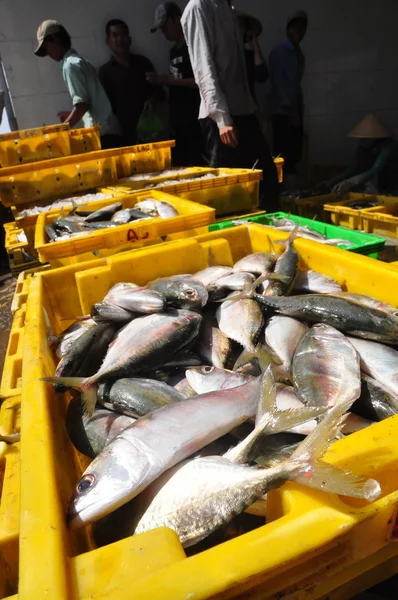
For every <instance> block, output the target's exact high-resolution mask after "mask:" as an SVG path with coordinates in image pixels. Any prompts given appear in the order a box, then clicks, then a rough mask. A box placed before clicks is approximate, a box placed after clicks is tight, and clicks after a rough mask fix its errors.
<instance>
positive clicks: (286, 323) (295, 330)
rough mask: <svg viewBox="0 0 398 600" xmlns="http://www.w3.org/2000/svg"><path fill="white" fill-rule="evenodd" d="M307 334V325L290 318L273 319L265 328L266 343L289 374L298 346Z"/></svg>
mask: <svg viewBox="0 0 398 600" xmlns="http://www.w3.org/2000/svg"><path fill="white" fill-rule="evenodd" d="M306 332H307V328H306V326H305V325H303V324H302V323H300V321H297V320H296V319H292V318H290V317H272V319H270V320H269V321H268V324H267V326H266V328H265V343H266V344H267V346H268V347H269V348H270V349H271V351H272V353H273V354H274V355H275V356H276V357H277V358H278V360H279V361H280V363H281V364H282V365H283V367H284V369H285V370H286V371H287V372H289V371H290V368H291V364H292V360H293V356H294V353H295V352H296V349H297V346H298V344H299V343H300V342H301V340H302V339H303V337H304V336H305V334H306Z"/></svg>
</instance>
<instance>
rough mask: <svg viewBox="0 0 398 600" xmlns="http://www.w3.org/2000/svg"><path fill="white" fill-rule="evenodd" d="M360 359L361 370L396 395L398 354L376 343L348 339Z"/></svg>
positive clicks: (397, 388) (397, 386)
mask: <svg viewBox="0 0 398 600" xmlns="http://www.w3.org/2000/svg"><path fill="white" fill-rule="evenodd" d="M348 340H349V342H350V343H351V344H352V346H353V347H354V348H355V350H356V351H357V352H358V354H359V357H360V359H361V369H362V371H364V373H366V374H367V375H370V376H371V377H373V378H374V379H376V381H378V382H379V383H381V384H382V385H383V386H384V387H386V388H387V389H388V390H390V392H392V393H393V394H395V395H398V352H397V350H394V348H389V347H388V346H384V345H383V344H379V343H377V342H369V341H368V340H360V339H357V338H352V337H349V338H348Z"/></svg>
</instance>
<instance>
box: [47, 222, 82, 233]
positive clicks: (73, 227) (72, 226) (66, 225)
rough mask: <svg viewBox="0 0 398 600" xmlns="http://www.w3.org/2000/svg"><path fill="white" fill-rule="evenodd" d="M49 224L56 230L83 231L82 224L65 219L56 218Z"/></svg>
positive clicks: (66, 231) (67, 231)
mask: <svg viewBox="0 0 398 600" xmlns="http://www.w3.org/2000/svg"><path fill="white" fill-rule="evenodd" d="M51 225H52V228H53V229H54V230H55V231H56V232H58V231H60V232H65V233H69V234H71V233H81V232H82V231H83V227H82V225H80V224H79V223H75V222H73V221H70V220H67V219H56V220H55V221H53V222H52V224H51Z"/></svg>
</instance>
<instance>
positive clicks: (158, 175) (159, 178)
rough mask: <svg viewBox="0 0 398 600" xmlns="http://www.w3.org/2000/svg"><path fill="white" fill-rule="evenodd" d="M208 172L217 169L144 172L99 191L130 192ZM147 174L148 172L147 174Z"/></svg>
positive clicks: (216, 171)
mask: <svg viewBox="0 0 398 600" xmlns="http://www.w3.org/2000/svg"><path fill="white" fill-rule="evenodd" d="M208 174H214V175H217V174H218V169H211V168H207V167H186V168H176V169H167V174H164V170H163V171H158V172H153V173H149V175H152V176H151V177H150V178H146V177H145V172H142V173H140V174H137V175H136V177H137V179H136V180H134V181H120V180H119V181H118V182H117V184H116V185H115V186H111V187H109V188H105V190H101V191H103V192H104V191H107V192H108V191H110V190H111V191H112V192H113V193H116V194H119V195H120V194H121V193H122V194H131V193H132V192H137V191H140V190H144V189H148V188H151V187H153V186H154V185H158V184H160V183H163V182H166V181H169V180H171V179H172V180H178V181H181V182H182V181H184V180H185V179H191V178H192V177H202V176H203V175H208ZM147 175H148V174H147ZM121 179H122V178H121Z"/></svg>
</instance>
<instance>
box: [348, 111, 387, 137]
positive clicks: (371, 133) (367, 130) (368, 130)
mask: <svg viewBox="0 0 398 600" xmlns="http://www.w3.org/2000/svg"><path fill="white" fill-rule="evenodd" d="M391 135H392V134H391V131H388V129H386V128H385V127H384V125H382V123H380V121H379V119H377V118H376V117H375V116H374V115H368V116H367V117H365V118H364V119H362V121H360V122H359V123H358V125H356V126H355V127H354V129H351V131H350V133H349V134H348V137H351V138H366V139H376V138H389V137H391Z"/></svg>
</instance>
